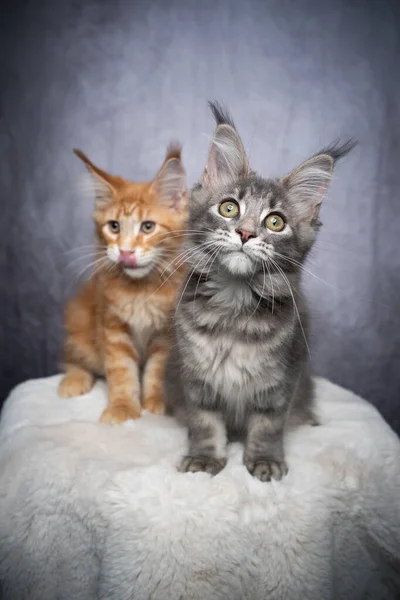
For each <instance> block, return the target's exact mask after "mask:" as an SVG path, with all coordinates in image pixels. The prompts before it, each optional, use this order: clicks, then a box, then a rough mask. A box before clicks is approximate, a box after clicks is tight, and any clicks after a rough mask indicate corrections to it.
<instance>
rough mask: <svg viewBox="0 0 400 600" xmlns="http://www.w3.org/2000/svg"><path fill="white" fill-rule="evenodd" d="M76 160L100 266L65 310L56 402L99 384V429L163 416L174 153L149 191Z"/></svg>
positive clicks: (179, 237)
mask: <svg viewBox="0 0 400 600" xmlns="http://www.w3.org/2000/svg"><path fill="white" fill-rule="evenodd" d="M74 152H75V153H76V154H77V156H79V158H81V159H82V160H83V161H84V163H85V164H86V167H87V168H88V170H89V173H90V175H91V176H92V179H93V181H94V189H95V193H96V204H95V212H94V222H95V226H96V242H97V246H96V248H97V250H96V252H97V257H96V258H98V259H99V260H98V261H96V265H97V268H96V269H95V271H94V273H93V275H92V278H91V279H90V281H89V282H88V283H87V284H86V285H85V287H83V288H82V289H81V290H80V292H79V293H78V295H77V296H76V297H75V298H74V299H73V300H71V301H70V302H69V304H68V306H67V310H66V330H67V340H66V347H65V369H66V374H65V376H64V378H63V379H62V381H61V383H60V386H59V394H60V396H63V397H65V398H68V397H71V396H78V395H80V394H85V393H87V392H89V390H90V389H91V388H92V386H93V384H94V381H95V379H96V377H100V376H105V377H106V380H107V385H108V407H107V408H106V409H105V410H104V412H103V414H102V415H101V418H100V420H101V421H102V422H103V423H122V422H123V421H126V420H127V419H137V418H138V417H139V416H140V411H141V406H142V407H143V408H144V409H146V410H149V411H151V412H153V413H156V414H162V413H163V412H164V393H163V371H164V364H165V359H166V355H167V351H168V345H169V344H168V342H169V341H168V330H169V327H170V319H171V311H172V309H173V307H174V305H175V301H176V294H177V290H178V288H179V284H180V282H181V280H182V276H183V269H184V266H183V265H182V267H179V268H178V269H177V270H176V271H175V272H173V271H174V268H175V267H173V266H171V267H170V268H169V269H168V264H171V262H172V261H173V260H174V259H176V258H177V257H178V256H179V252H180V249H181V245H182V241H183V234H182V233H181V232H182V230H183V229H184V228H185V225H186V208H187V207H186V204H187V198H186V178H185V170H184V168H183V165H182V163H181V151H180V148H179V147H177V146H175V147H170V148H169V149H168V152H167V156H166V158H165V161H164V164H163V165H162V167H161V169H160V171H159V172H158V174H157V176H156V178H155V179H154V181H152V182H150V183H132V182H130V181H127V180H125V179H122V178H121V177H117V176H114V175H110V174H108V173H106V172H105V171H103V170H101V169H99V168H97V167H96V166H95V165H93V164H92V163H91V162H90V161H89V159H88V158H87V157H86V156H85V155H84V154H83V153H82V152H80V151H79V150H75V151H74ZM175 262H177V261H175ZM179 262H180V261H178V263H179ZM172 264H175V263H172ZM166 267H167V270H166V271H165V273H163V271H164V269H165V268H166Z"/></svg>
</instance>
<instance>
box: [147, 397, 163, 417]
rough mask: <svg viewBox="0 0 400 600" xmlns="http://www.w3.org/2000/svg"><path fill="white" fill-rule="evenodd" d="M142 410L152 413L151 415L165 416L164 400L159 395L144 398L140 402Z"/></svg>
mask: <svg viewBox="0 0 400 600" xmlns="http://www.w3.org/2000/svg"><path fill="white" fill-rule="evenodd" d="M142 408H143V409H144V410H148V411H149V412H151V413H153V415H165V404H164V398H163V396H161V395H156V394H153V395H151V396H145V397H144V398H143V402H142Z"/></svg>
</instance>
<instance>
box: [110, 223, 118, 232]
mask: <svg viewBox="0 0 400 600" xmlns="http://www.w3.org/2000/svg"><path fill="white" fill-rule="evenodd" d="M108 226H109V228H110V229H111V231H112V232H113V233H119V223H118V221H108Z"/></svg>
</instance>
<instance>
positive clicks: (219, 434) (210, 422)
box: [179, 408, 227, 475]
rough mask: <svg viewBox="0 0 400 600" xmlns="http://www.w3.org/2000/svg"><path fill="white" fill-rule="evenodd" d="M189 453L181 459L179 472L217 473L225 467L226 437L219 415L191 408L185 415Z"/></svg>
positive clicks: (224, 427)
mask: <svg viewBox="0 0 400 600" xmlns="http://www.w3.org/2000/svg"><path fill="white" fill-rule="evenodd" d="M187 421H188V426H189V451H188V454H187V455H186V456H185V457H184V458H183V460H182V462H181V465H180V468H179V470H180V471H181V472H183V473H184V472H187V471H191V472H196V471H206V472H207V473H211V474H212V475H216V474H217V473H219V472H220V471H221V470H222V469H223V468H224V466H225V465H226V445H227V435H226V426H225V422H224V420H223V418H222V416H221V414H220V413H218V412H214V411H209V410H202V409H197V408H191V409H190V412H189V414H188V415H187Z"/></svg>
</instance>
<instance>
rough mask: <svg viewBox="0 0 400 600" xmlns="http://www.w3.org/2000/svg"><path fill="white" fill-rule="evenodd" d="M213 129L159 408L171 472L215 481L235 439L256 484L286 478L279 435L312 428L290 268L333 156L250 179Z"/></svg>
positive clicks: (296, 279)
mask: <svg viewBox="0 0 400 600" xmlns="http://www.w3.org/2000/svg"><path fill="white" fill-rule="evenodd" d="M210 106H211V110H212V112H213V114H214V117H215V120H216V122H217V129H216V131H215V134H214V137H213V141H212V144H211V147H210V151H209V154H208V159H207V165H206V169H205V171H204V174H203V177H202V179H201V182H200V183H199V184H198V185H196V186H195V187H194V189H193V191H192V195H191V200H190V208H189V211H190V216H189V225H188V229H189V233H188V242H189V246H188V250H187V252H186V254H185V256H186V261H187V263H188V264H189V267H190V268H189V270H188V274H187V276H186V280H185V281H184V284H183V290H182V296H181V299H180V302H179V304H178V307H177V311H176V314H175V322H174V340H173V346H172V349H171V353H170V356H169V361H168V364H167V369H166V390H167V406H168V407H169V409H172V411H173V412H174V413H175V414H176V415H177V417H178V418H179V419H181V420H182V421H183V422H184V423H185V424H186V425H187V427H188V429H189V450H188V454H187V456H185V457H184V459H183V461H182V463H181V466H180V470H181V471H183V472H185V471H206V472H208V473H212V474H216V473H218V472H219V471H220V470H221V469H222V468H223V467H224V466H225V464H226V460H227V441H228V439H232V438H236V437H237V436H240V437H244V438H245V451H244V458H243V461H244V464H245V465H246V467H247V469H248V470H249V472H250V473H251V474H252V475H254V476H255V477H257V478H258V479H260V480H261V481H269V480H270V479H271V477H273V478H274V479H280V478H281V477H282V476H283V475H285V474H286V473H287V471H288V468H287V466H286V462H285V454H284V443H283V442H284V432H285V429H286V428H287V427H288V426H289V425H291V424H301V423H309V424H316V421H315V418H314V414H313V407H312V403H313V389H312V382H311V379H310V375H309V370H308V355H309V352H308V344H307V329H308V326H307V321H308V319H307V310H306V307H305V305H304V302H303V299H302V297H301V296H300V294H299V284H300V275H301V266H302V264H303V262H304V260H305V258H306V256H307V254H308V252H309V250H310V249H311V247H312V245H313V242H314V239H315V236H316V232H317V230H318V227H319V225H320V222H319V220H318V213H319V208H320V205H321V202H322V199H323V197H324V195H325V192H326V190H327V187H328V184H329V181H330V179H331V175H332V170H333V167H334V164H335V162H336V161H337V160H338V159H339V158H340V157H342V156H344V155H345V154H347V153H348V152H349V151H350V149H351V148H352V146H353V144H351V143H350V142H347V143H346V144H344V145H341V146H339V145H337V144H336V145H333V146H331V147H329V148H326V149H325V150H323V151H322V152H320V153H319V154H317V155H315V156H313V157H312V158H310V159H309V160H307V161H306V162H305V163H303V164H301V165H300V166H299V167H297V169H295V170H294V171H292V172H291V173H289V174H288V175H286V176H285V177H282V178H281V179H263V178H262V177H259V176H258V175H256V173H254V172H253V171H251V170H250V168H249V165H248V161H247V158H246V154H245V152H244V148H243V144H242V142H241V139H240V137H239V135H238V133H237V131H236V129H235V126H234V123H233V121H232V119H231V118H230V116H229V114H228V113H227V112H226V111H224V110H223V109H222V108H221V106H220V105H219V104H217V103H211V104H210Z"/></svg>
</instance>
